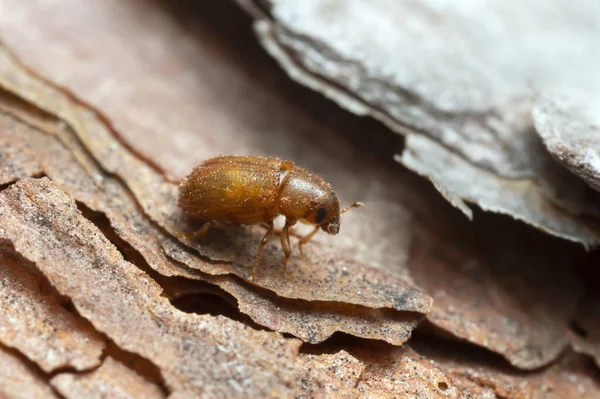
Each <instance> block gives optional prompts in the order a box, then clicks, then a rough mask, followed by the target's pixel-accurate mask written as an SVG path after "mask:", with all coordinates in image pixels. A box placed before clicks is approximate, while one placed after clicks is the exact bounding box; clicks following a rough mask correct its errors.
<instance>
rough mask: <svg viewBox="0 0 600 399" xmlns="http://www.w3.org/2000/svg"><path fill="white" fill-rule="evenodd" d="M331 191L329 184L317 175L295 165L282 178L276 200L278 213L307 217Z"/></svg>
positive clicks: (290, 217)
mask: <svg viewBox="0 0 600 399" xmlns="http://www.w3.org/2000/svg"><path fill="white" fill-rule="evenodd" d="M331 192H332V190H331V186H330V185H329V184H328V183H327V182H325V181H324V180H323V179H321V178H320V177H319V176H317V175H315V174H313V173H310V172H309V171H307V170H305V169H302V168H298V167H296V168H294V169H292V170H290V171H287V175H286V176H285V177H284V178H283V179H282V182H281V186H280V188H279V198H278V201H277V206H278V208H279V209H278V210H279V213H281V214H282V215H284V216H286V217H287V218H289V219H307V218H308V217H310V216H311V215H313V214H315V213H316V212H317V211H318V209H319V206H320V205H321V204H322V203H323V202H324V201H325V200H326V199H327V197H328V196H329V195H330V193H331Z"/></svg>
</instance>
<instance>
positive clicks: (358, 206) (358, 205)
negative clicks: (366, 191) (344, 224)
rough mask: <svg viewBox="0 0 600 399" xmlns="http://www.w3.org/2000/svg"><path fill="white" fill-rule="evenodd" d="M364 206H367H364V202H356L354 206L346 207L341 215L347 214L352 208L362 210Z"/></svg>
mask: <svg viewBox="0 0 600 399" xmlns="http://www.w3.org/2000/svg"><path fill="white" fill-rule="evenodd" d="M363 206H365V204H363V203H362V202H355V203H354V204H352V205H348V206H347V207H345V208H344V209H343V210H342V212H341V213H346V212H348V211H349V210H350V209H352V208H362V207H363Z"/></svg>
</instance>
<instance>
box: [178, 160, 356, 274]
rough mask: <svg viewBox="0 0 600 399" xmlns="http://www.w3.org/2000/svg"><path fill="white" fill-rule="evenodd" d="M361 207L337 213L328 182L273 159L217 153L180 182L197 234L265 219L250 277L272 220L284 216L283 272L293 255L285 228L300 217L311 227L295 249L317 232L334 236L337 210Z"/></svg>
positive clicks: (181, 202)
mask: <svg viewBox="0 0 600 399" xmlns="http://www.w3.org/2000/svg"><path fill="white" fill-rule="evenodd" d="M361 206H363V203H361V202H355V203H354V204H352V205H350V206H348V207H346V208H345V209H343V210H342V211H341V212H340V204H339V201H338V198H337V197H336V195H335V193H334V192H333V189H332V188H331V185H330V184H329V183H327V182H325V181H324V180H323V179H322V178H321V177H319V176H317V175H316V174H314V173H311V172H309V171H308V170H306V169H303V168H301V167H299V166H296V165H295V164H294V162H293V161H290V160H285V159H280V158H276V157H252V156H235V155H229V156H218V157H215V158H211V159H208V160H206V161H204V162H203V163H201V164H200V165H199V166H197V167H196V168H195V169H194V170H193V171H192V172H191V173H190V174H189V175H188V176H187V177H185V178H184V179H183V180H182V181H181V183H180V185H179V207H180V208H181V210H182V211H183V213H184V214H185V215H186V216H189V217H191V218H194V219H198V220H201V221H203V222H205V223H204V225H203V226H202V228H201V229H200V231H199V232H198V233H197V234H196V235H203V234H206V232H207V231H208V229H209V228H210V227H214V226H217V225H219V224H234V225H250V224H258V223H265V224H267V226H268V228H267V231H266V233H265V235H264V236H263V238H262V240H261V242H260V245H259V247H258V251H257V253H256V261H255V263H254V267H253V268H252V273H251V275H250V279H251V280H253V279H254V277H255V273H256V267H257V265H259V264H260V261H261V258H262V253H263V250H264V247H265V245H267V243H268V242H269V241H270V240H271V238H272V237H273V232H274V224H273V221H274V219H275V218H276V217H277V216H279V215H283V216H285V226H284V227H283V230H282V231H281V233H280V239H281V247H282V248H283V252H284V256H283V260H282V263H283V267H284V274H285V270H286V265H287V262H288V259H289V258H290V256H291V254H292V250H291V247H290V237H289V234H290V233H289V229H290V227H291V226H293V225H294V224H296V223H297V222H298V221H300V222H302V223H307V224H311V225H314V226H315V228H314V229H313V230H312V232H310V233H309V234H307V235H306V236H304V237H303V238H301V239H300V241H299V244H298V248H299V250H300V253H303V252H302V246H303V245H304V244H306V243H307V242H308V241H309V240H310V239H311V238H313V237H314V235H315V234H316V233H317V232H318V231H319V228H320V229H322V230H323V231H326V232H327V233H329V234H332V235H335V234H338V232H339V230H340V214H343V213H345V212H347V211H348V210H350V209H351V208H358V207H361Z"/></svg>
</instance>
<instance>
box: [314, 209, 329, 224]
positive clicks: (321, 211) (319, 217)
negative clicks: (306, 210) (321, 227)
mask: <svg viewBox="0 0 600 399" xmlns="http://www.w3.org/2000/svg"><path fill="white" fill-rule="evenodd" d="M325 216H327V209H325V208H319V210H318V211H317V216H316V217H315V222H316V223H317V224H321V222H322V221H323V219H325Z"/></svg>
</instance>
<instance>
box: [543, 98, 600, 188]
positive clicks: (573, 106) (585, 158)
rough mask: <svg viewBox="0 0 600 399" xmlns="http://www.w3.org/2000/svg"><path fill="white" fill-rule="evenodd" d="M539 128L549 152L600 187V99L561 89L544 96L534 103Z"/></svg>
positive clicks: (590, 182) (583, 177)
mask: <svg viewBox="0 0 600 399" xmlns="http://www.w3.org/2000/svg"><path fill="white" fill-rule="evenodd" d="M532 113H533V118H534V121H535V127H536V129H537V131H538V133H539V135H540V136H541V137H542V140H543V141H544V144H545V145H546V148H547V149H548V151H549V152H550V153H551V154H552V155H553V156H554V157H555V158H556V160H558V161H559V162H560V163H562V164H563V165H564V166H566V167H567V168H568V169H569V170H571V171H572V172H573V173H574V174H576V175H577V176H579V177H580V178H582V179H583V180H584V181H585V182H586V183H588V184H589V185H590V186H591V187H593V188H594V189H596V190H600V100H598V97H597V96H596V97H595V98H594V97H593V96H590V95H589V94H587V93H584V92H577V91H573V90H569V91H566V90H561V91H554V92H549V93H545V94H543V95H541V96H540V97H539V98H538V99H537V101H536V102H535V103H534V106H533V112H532Z"/></svg>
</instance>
